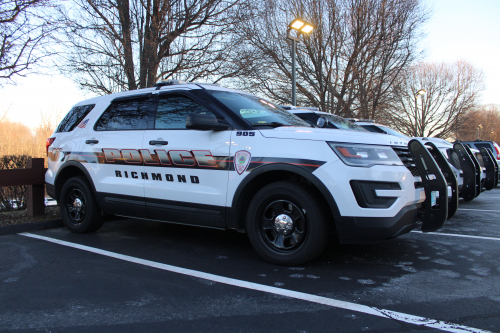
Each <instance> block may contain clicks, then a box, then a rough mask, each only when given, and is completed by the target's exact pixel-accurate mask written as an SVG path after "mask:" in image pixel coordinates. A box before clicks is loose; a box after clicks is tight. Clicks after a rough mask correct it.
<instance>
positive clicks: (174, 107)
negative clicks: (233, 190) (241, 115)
mask: <svg viewBox="0 0 500 333" xmlns="http://www.w3.org/2000/svg"><path fill="white" fill-rule="evenodd" d="M214 111H215V113H214ZM190 113H201V114H207V113H212V114H214V115H215V116H216V117H218V118H222V116H221V114H219V113H217V112H216V110H210V109H209V108H208V107H207V106H206V104H205V103H203V102H202V101H201V100H200V99H198V97H196V96H195V95H192V94H190V93H189V92H186V91H177V92H169V93H163V94H160V95H159V97H158V108H157V112H156V115H155V119H154V127H153V128H154V129H151V130H147V131H146V132H145V135H144V140H143V147H142V151H141V153H142V155H143V156H147V158H146V157H145V158H144V163H145V164H144V165H145V172H146V174H147V177H146V178H145V179H144V182H145V184H144V185H145V187H144V189H145V190H144V191H145V197H146V205H147V208H148V212H149V214H150V217H151V218H154V219H160V220H167V221H171V222H183V223H190V224H196V225H208V226H215V227H225V217H224V213H225V209H224V207H225V203H226V193H227V182H228V173H229V162H230V159H229V145H230V142H231V131H230V130H227V131H211V130H210V131H208V130H207V131H203V130H191V129H186V119H187V116H188V114H190Z"/></svg>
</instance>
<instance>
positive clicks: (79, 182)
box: [60, 177, 104, 233]
mask: <svg viewBox="0 0 500 333" xmlns="http://www.w3.org/2000/svg"><path fill="white" fill-rule="evenodd" d="M60 207H61V217H62V220H63V222H64V225H65V226H66V227H67V228H68V229H69V230H71V231H72V232H76V233H86V232H92V231H95V230H97V229H99V228H100V227H101V226H102V224H103V222H104V219H103V217H102V216H101V211H100V209H99V206H98V205H97V202H96V200H95V198H94V195H93V193H92V190H91V189H90V186H89V185H88V183H87V180H86V179H85V178H83V177H73V178H70V179H68V181H66V183H64V185H63V187H62V190H61V202H60Z"/></svg>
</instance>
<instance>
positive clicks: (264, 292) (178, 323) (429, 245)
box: [0, 188, 500, 332]
mask: <svg viewBox="0 0 500 333" xmlns="http://www.w3.org/2000/svg"><path fill="white" fill-rule="evenodd" d="M499 201H500V188H495V189H493V190H492V191H488V192H483V193H482V194H481V195H480V196H479V197H478V198H476V199H475V200H473V201H472V202H470V203H463V202H460V206H459V210H458V212H457V214H456V215H455V216H454V217H453V218H452V219H450V220H448V221H447V222H446V225H445V226H444V227H443V228H442V229H440V230H439V231H438V232H436V233H431V234H422V233H420V232H417V231H416V232H411V233H409V234H407V235H404V236H402V237H399V238H397V239H394V240H390V241H387V242H385V243H382V244H374V245H338V244H334V242H332V244H331V246H330V247H329V248H328V250H327V251H326V252H325V253H324V254H323V255H322V256H321V257H320V258H318V259H317V260H315V261H313V262H311V263H309V264H306V265H303V266H300V267H283V266H277V265H273V264H270V263H267V262H265V261H263V260H262V259H261V258H260V257H258V256H257V254H256V253H255V252H254V250H253V249H252V247H251V245H250V243H249V241H248V239H247V237H246V235H245V234H238V233H236V232H233V231H221V230H214V229H204V228H196V227H189V226H180V225H173V224H166V223H161V222H153V221H145V220H137V219H124V220H113V221H109V222H107V223H105V224H104V226H103V227H102V228H101V229H100V230H99V231H97V232H95V233H90V234H83V235H80V234H73V233H71V232H70V231H68V230H67V229H65V228H54V229H48V230H42V231H36V232H32V233H26V234H17V235H6V236H0V331H1V332H138V331H141V332H179V331H184V332H330V331H337V332H366V331H372V332H417V331H440V330H441V331H451V332H470V331H476V332H484V331H492V332H500V261H499V254H500V228H499V226H500V219H499V217H498V215H499V214H500V205H499V204H498V203H499ZM34 237H36V238H34Z"/></svg>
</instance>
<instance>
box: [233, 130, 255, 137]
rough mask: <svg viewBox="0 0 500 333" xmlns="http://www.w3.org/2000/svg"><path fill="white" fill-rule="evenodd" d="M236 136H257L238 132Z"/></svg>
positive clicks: (253, 133) (251, 133) (252, 133)
mask: <svg viewBox="0 0 500 333" xmlns="http://www.w3.org/2000/svg"><path fill="white" fill-rule="evenodd" d="M236 136H255V132H241V131H240V132H236Z"/></svg>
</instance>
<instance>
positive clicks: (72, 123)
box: [56, 104, 95, 133]
mask: <svg viewBox="0 0 500 333" xmlns="http://www.w3.org/2000/svg"><path fill="white" fill-rule="evenodd" d="M94 106H95V104H89V105H81V106H75V107H74V108H72V109H71V110H70V111H69V112H68V114H67V115H66V117H64V119H63V120H62V121H61V123H60V124H59V126H57V129H56V132H57V133H61V132H71V131H72V130H73V129H74V128H75V127H76V126H77V125H78V124H79V123H80V122H81V121H82V120H83V118H85V117H86V116H87V115H88V114H89V112H90V111H91V110H92V109H93V108H94Z"/></svg>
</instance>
